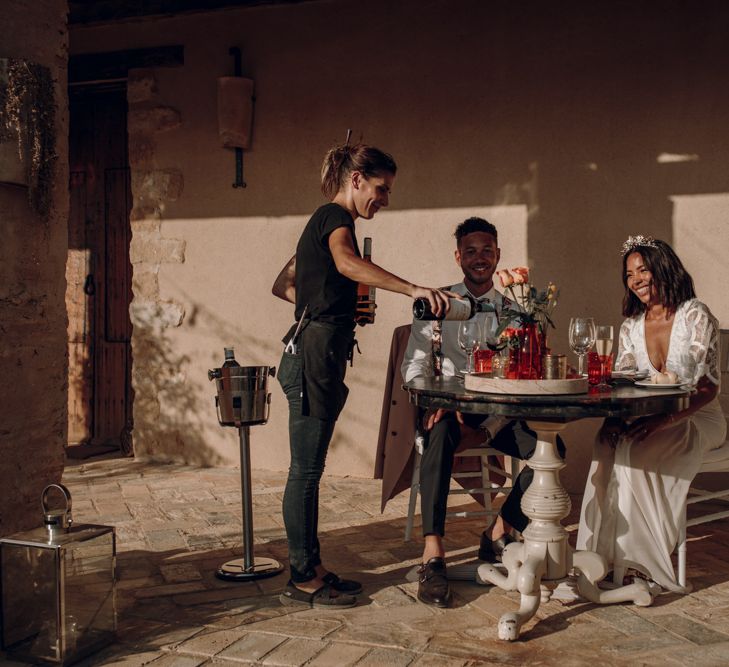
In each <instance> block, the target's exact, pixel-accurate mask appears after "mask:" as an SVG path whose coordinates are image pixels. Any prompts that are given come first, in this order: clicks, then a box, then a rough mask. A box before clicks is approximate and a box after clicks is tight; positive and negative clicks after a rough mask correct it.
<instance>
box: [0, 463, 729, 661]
mask: <svg viewBox="0 0 729 667" xmlns="http://www.w3.org/2000/svg"><path fill="white" fill-rule="evenodd" d="M253 478H254V492H253V505H254V524H255V549H256V554H257V555H259V556H271V557H274V558H277V559H279V560H281V561H285V559H286V546H285V541H284V531H283V526H282V521H281V513H280V506H281V498H282V494H283V486H284V475H282V474H280V473H272V472H265V471H254V474H253ZM64 482H65V484H67V485H68V487H69V488H70V489H71V492H72V494H73V499H74V504H73V507H74V519H75V521H76V522H77V523H83V522H89V523H102V524H112V525H114V526H115V527H116V531H117V538H118V566H117V575H118V616H119V629H118V643H116V644H115V645H113V646H111V647H109V648H107V649H105V650H103V651H101V652H100V653H97V654H96V655H94V656H92V657H91V658H87V659H86V660H84V661H82V662H81V663H79V664H80V665H81V666H82V667H85V666H89V665H117V666H120V667H121V666H125V667H126V666H128V667H133V666H137V665H146V664H150V663H151V664H152V665H153V666H154V667H167V666H172V667H196V666H197V665H234V664H242V663H260V664H266V665H305V664H306V665H322V666H324V665H332V666H336V667H344V666H345V665H355V664H356V665H358V666H359V665H393V666H399V665H403V666H404V665H411V666H419V667H425V666H426V665H438V666H439V667H440V666H450V665H453V666H463V665H520V664H525V663H527V661H528V662H529V663H530V664H534V665H560V667H570V666H571V665H575V666H577V665H579V666H582V665H587V664H593V665H601V666H602V665H660V666H661V667H671V666H674V665H686V664H694V665H729V623H728V622H729V559H727V557H726V555H727V550H728V548H729V547H727V544H728V543H729V521H726V520H724V521H719V522H715V523H713V524H705V525H703V526H698V527H695V528H693V529H691V530H690V538H691V540H690V542H689V560H688V562H689V577H690V579H691V580H692V582H693V584H694V587H695V589H694V592H693V593H692V594H690V595H686V596H677V595H664V596H661V597H659V598H658V599H657V601H656V602H655V604H654V605H653V606H652V607H648V608H637V607H634V606H632V605H629V604H626V605H614V606H604V607H598V606H596V605H592V604H589V603H581V602H571V603H563V602H560V601H558V600H552V601H550V602H549V603H547V604H543V605H542V606H541V607H540V609H539V612H538V614H537V616H536V617H535V618H534V619H532V621H531V622H529V623H528V624H527V625H526V626H525V628H524V630H523V632H522V636H521V638H520V640H519V641H517V642H514V643H511V644H509V643H505V642H502V641H499V640H498V639H497V635H496V622H497V620H498V618H499V617H500V615H501V614H502V613H504V612H505V611H507V610H511V609H516V608H518V596H517V595H516V594H514V593H505V592H502V591H500V590H498V589H494V588H487V587H483V586H478V585H477V584H471V583H468V582H454V583H453V588H454V592H455V595H454V604H453V607H452V608H451V609H447V610H440V609H433V608H430V607H426V606H424V605H422V604H419V603H418V602H417V601H416V599H415V593H416V584H415V583H409V582H408V581H407V579H406V575H407V574H408V572H410V571H411V569H412V567H413V566H414V565H415V564H416V563H417V562H418V557H419V554H420V550H421V543H420V542H419V540H414V541H412V542H410V543H404V542H403V529H404V516H405V506H406V498H405V497H404V496H401V497H399V498H398V499H396V500H395V501H394V502H391V503H390V504H389V505H388V507H387V510H386V512H385V513H384V514H380V513H379V506H380V502H379V497H380V484H379V482H377V481H374V480H367V479H354V478H336V477H330V476H325V478H324V481H323V485H322V491H321V508H322V509H321V515H320V516H321V527H320V528H321V543H322V552H323V554H324V556H325V562H326V563H327V565H328V566H329V567H330V568H331V569H333V570H335V571H337V572H338V573H339V574H343V575H347V574H349V575H353V576H356V577H357V578H358V579H361V580H362V581H363V582H364V584H365V588H364V593H363V594H362V595H361V596H360V602H359V604H358V605H357V606H356V607H354V608H352V609H346V610H340V611H329V610H326V611H320V610H306V611H292V610H291V608H287V607H283V606H281V604H280V603H279V601H278V594H279V592H280V591H281V589H282V587H283V586H284V584H285V583H286V579H287V577H286V575H285V574H281V575H278V576H276V577H274V578H271V579H264V580H259V581H255V582H247V583H228V582H223V581H220V580H218V579H216V578H215V576H214V572H215V569H216V568H217V567H218V566H219V565H220V564H221V563H223V562H225V561H227V560H229V559H231V558H232V557H237V556H240V555H241V553H242V550H241V539H242V538H241V523H240V515H241V509H240V477H239V473H238V472H237V471H236V470H227V469H211V468H206V469H200V468H192V467H183V466H174V465H152V464H144V463H139V462H133V461H130V460H128V459H116V460H114V459H109V460H99V461H92V462H85V463H81V464H74V465H71V466H70V467H68V468H67V470H66V473H65V476H64ZM578 505H579V500H578V499H573V510H572V514H571V515H570V517H568V520H567V522H566V523H567V524H569V528H570V530H571V532H572V538H574V530H575V528H576V526H575V522H576V517H577V514H578V511H579V506H578ZM449 526H450V527H449V534H448V537H447V547H448V552H449V560H451V561H453V560H458V559H468V558H471V557H473V556H474V555H475V550H476V547H475V545H476V544H477V542H478V535H479V534H480V531H481V525H480V522H479V521H478V520H472V519H467V520H464V519H460V520H454V521H453V522H451V523H450V524H449ZM699 549H701V551H700V552H699ZM0 663H2V664H8V665H22V664H24V663H18V662H11V661H9V660H7V659H5V661H3V656H2V654H0Z"/></svg>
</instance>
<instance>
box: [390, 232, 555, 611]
mask: <svg viewBox="0 0 729 667" xmlns="http://www.w3.org/2000/svg"><path fill="white" fill-rule="evenodd" d="M454 236H455V237H456V252H455V258H456V263H457V264H458V266H460V268H461V271H462V272H463V282H460V283H458V284H456V285H453V286H451V287H449V288H448V289H449V290H451V291H453V292H456V293H457V294H461V295H466V294H470V295H471V296H472V297H473V298H474V299H475V300H476V301H486V302H488V303H492V304H494V305H495V307H496V311H497V312H501V311H502V310H503V309H504V308H508V307H513V304H512V303H511V302H510V301H509V300H508V299H507V298H506V297H504V296H503V295H502V294H500V293H499V292H497V291H496V290H495V289H494V283H493V275H494V272H495V271H496V266H497V265H498V263H499V258H500V255H501V251H500V249H499V247H498V233H497V231H496V227H494V225H492V224H491V223H490V222H487V221H486V220H483V219H482V218H469V219H468V220H466V221H464V222H462V223H461V224H460V225H458V227H457V228H456V231H455V234H454ZM458 324H459V323H458V322H457V321H443V322H431V321H422V320H414V321H413V324H412V330H411V334H410V339H409V340H408V346H407V350H406V351H405V356H404V359H403V363H402V366H401V372H402V376H403V379H404V380H405V382H409V381H410V380H412V379H413V378H416V377H420V376H425V377H430V376H434V375H455V374H456V373H457V369H460V368H464V365H465V363H466V356H465V353H464V352H463V350H461V348H460V346H459V345H458ZM421 429H422V431H423V432H424V435H425V450H424V452H423V457H422V460H421V467H420V494H421V511H422V517H423V535H424V538H425V546H424V549H423V556H422V564H421V566H420V568H419V570H418V573H419V584H418V599H419V600H420V601H421V602H423V603H425V604H430V605H434V606H437V607H447V606H448V605H449V603H450V599H451V595H450V588H449V585H448V577H447V574H446V564H445V551H444V549H443V535H444V534H445V515H446V505H447V501H448V491H449V488H450V481H451V471H452V468H453V455H454V453H455V451H456V449H457V448H458V447H459V445H463V446H464V447H475V446H479V445H482V444H488V446H490V447H494V448H496V449H498V450H499V451H502V452H503V453H504V454H506V455H508V456H512V457H516V458H518V459H522V460H523V459H526V458H529V457H531V455H532V454H533V453H534V448H535V446H536V438H535V435H534V433H533V432H532V431H529V430H528V429H527V428H526V426H525V424H524V423H523V422H518V423H517V422H514V421H510V420H508V419H506V418H504V417H498V416H488V417H486V418H484V416H483V415H473V414H461V413H460V412H449V411H446V410H442V409H438V410H428V411H427V412H426V413H425V415H424V416H423V418H422V423H421ZM560 446H561V443H560ZM560 453H561V455H562V456H564V450H563V449H561V450H560ZM531 479H532V471H531V470H530V469H529V468H525V469H524V470H523V471H522V473H521V474H520V475H519V477H518V478H517V479H516V480H515V482H514V488H513V490H512V491H511V493H510V494H509V496H508V497H507V498H506V500H505V502H504V504H503V505H502V507H501V510H500V512H499V516H498V517H497V519H496V520H495V521H494V523H493V524H492V525H491V526H490V528H489V529H488V530H486V531H484V533H483V534H482V536H481V544H480V548H479V551H478V557H479V558H480V559H481V560H484V561H489V562H494V561H496V560H500V559H501V554H502V552H503V550H504V547H505V546H506V545H507V544H509V543H510V542H513V541H514V539H513V538H512V537H511V535H510V534H509V531H510V530H511V528H512V527H513V528H516V530H518V531H522V530H524V528H526V526H527V524H528V519H527V517H526V516H525V515H524V513H523V512H522V511H521V497H522V495H523V494H524V491H525V490H526V489H527V487H528V486H529V483H530V482H531Z"/></svg>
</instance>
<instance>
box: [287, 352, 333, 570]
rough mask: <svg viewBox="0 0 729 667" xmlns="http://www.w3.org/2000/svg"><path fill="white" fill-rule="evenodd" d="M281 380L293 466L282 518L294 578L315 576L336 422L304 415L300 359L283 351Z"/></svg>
mask: <svg viewBox="0 0 729 667" xmlns="http://www.w3.org/2000/svg"><path fill="white" fill-rule="evenodd" d="M278 380H279V382H280V383H281V387H282V388H283V390H284V393H285V394H286V398H287V399H288V402H289V446H290V449H291V465H290V467H289V476H288V480H287V482H286V491H285V492H284V498H283V519H284V525H285V526H286V536H287V538H288V542H289V563H290V566H291V579H292V580H293V581H294V582H296V583H301V582H304V581H309V580H311V579H313V578H314V577H315V576H316V571H315V570H314V568H315V567H316V566H317V565H319V564H321V557H320V556H319V539H318V537H317V534H318V523H319V480H321V476H322V473H323V472H324V463H325V461H326V456H327V450H328V448H329V441H330V440H331V439H332V432H333V431H334V424H335V422H334V421H328V420H324V419H319V418H317V417H305V416H303V415H302V414H301V360H300V357H298V356H294V355H290V354H286V353H284V355H283V357H282V358H281V363H280V365H279V370H278Z"/></svg>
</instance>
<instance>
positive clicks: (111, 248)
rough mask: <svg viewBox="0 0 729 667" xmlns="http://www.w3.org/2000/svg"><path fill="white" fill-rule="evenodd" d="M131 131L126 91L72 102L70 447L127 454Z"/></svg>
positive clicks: (87, 94) (79, 96)
mask: <svg viewBox="0 0 729 667" xmlns="http://www.w3.org/2000/svg"><path fill="white" fill-rule="evenodd" d="M126 125H127V102H126V91H125V90H124V89H121V90H114V89H111V90H109V89H105V90H100V89H88V90H85V91H84V92H81V93H74V94H72V95H71V102H70V146H69V151H70V164H71V178H70V193H71V212H70V216H69V258H68V268H67V279H68V291H67V299H66V301H67V305H68V313H69V444H79V443H91V444H108V445H115V446H118V447H122V443H124V442H126V441H127V440H128V439H127V438H126V435H127V434H128V431H129V429H130V428H131V415H132V404H131V402H132V395H131V393H132V392H131V322H130V320H129V304H130V302H131V298H132V290H131V278H132V267H131V264H130V262H129V242H130V239H131V229H130V223H129V213H130V210H131V188H130V182H129V165H128V158H127V131H126ZM126 453H129V452H126Z"/></svg>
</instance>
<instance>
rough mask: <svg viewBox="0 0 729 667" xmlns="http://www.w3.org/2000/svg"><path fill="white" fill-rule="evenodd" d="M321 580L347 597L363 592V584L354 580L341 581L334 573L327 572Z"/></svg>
mask: <svg viewBox="0 0 729 667" xmlns="http://www.w3.org/2000/svg"><path fill="white" fill-rule="evenodd" d="M321 580H322V581H323V582H324V583H325V584H329V585H330V586H331V587H332V588H333V589H334V590H335V591H337V593H346V594H347V595H359V594H360V593H361V592H362V584H361V583H359V581H355V580H354V579H341V578H340V577H338V576H337V575H336V574H334V572H327V573H326V574H325V575H324V576H323V577H322V578H321Z"/></svg>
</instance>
